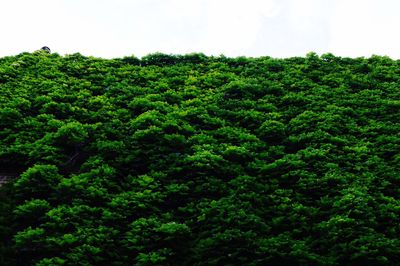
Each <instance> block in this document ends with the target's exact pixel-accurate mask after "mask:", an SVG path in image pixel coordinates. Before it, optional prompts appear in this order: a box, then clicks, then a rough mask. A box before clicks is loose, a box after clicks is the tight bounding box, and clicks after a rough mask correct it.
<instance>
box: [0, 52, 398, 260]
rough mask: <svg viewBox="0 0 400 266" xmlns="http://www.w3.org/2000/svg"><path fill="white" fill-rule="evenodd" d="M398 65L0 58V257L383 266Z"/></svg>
mask: <svg viewBox="0 0 400 266" xmlns="http://www.w3.org/2000/svg"><path fill="white" fill-rule="evenodd" d="M399 107H400V61H394V60H392V59H390V58H387V57H380V56H373V57H371V58H354V59H352V58H341V57H336V56H333V55H332V54H325V55H322V56H318V55H316V54H314V53H310V54H308V55H307V56H306V57H304V58H303V57H294V58H288V59H274V58H270V57H260V58H245V57H239V58H227V57H223V56H221V57H207V56H204V55H203V54H190V55H184V56H175V55H164V54H151V55H148V56H145V57H143V58H142V59H138V58H136V57H133V56H132V57H125V58H121V59H113V60H105V59H99V58H93V57H85V56H82V55H80V54H73V55H67V56H59V55H58V54H47V53H45V52H43V51H38V52H35V53H22V54H19V55H17V56H12V57H4V58H1V59H0V167H1V168H0V172H6V173H13V174H18V175H19V177H18V178H17V179H15V181H13V182H11V183H9V184H7V185H6V186H3V187H2V188H1V189H0V200H1V202H0V235H1V238H0V240H1V241H2V242H1V243H0V264H1V265H13V264H17V265H41V266H44V265H276V264H290V265H367V264H368V265H395V264H396V263H398V262H399V261H400V238H399V235H400V223H399V214H400V175H399V169H400V168H399V166H400V165H399V164H400V155H399V150H400V135H399V132H400V124H399V121H400V112H399Z"/></svg>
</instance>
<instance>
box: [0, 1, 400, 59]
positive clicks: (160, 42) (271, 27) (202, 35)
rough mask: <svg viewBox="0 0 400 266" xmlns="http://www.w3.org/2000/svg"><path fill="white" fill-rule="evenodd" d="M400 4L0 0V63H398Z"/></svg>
mask: <svg viewBox="0 0 400 266" xmlns="http://www.w3.org/2000/svg"><path fill="white" fill-rule="evenodd" d="M399 13H400V1H399V0H0V25H1V32H0V34H1V35H0V36H1V39H0V56H6V55H15V54H18V53H21V52H24V51H28V52H32V51H34V50H37V49H39V48H40V47H42V46H44V45H46V46H49V47H50V48H51V49H52V51H53V52H57V53H59V54H61V55H64V54H72V53H75V52H80V53H81V54H83V55H87V56H89V55H92V56H96V57H105V58H113V57H123V56H129V55H136V56H138V57H141V56H144V55H146V54H149V53H154V52H163V53H172V54H185V53H191V52H203V53H205V54H207V55H220V54H224V55H226V56H242V55H245V56H265V55H268V56H273V57H290V56H304V55H306V54H307V53H308V52H310V51H314V52H317V53H318V54H323V53H326V52H332V53H334V54H335V55H338V56H351V57H357V56H366V57H368V56H370V55H372V54H377V55H388V56H390V57H392V58H394V59H400V34H399V28H400V15H399Z"/></svg>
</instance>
